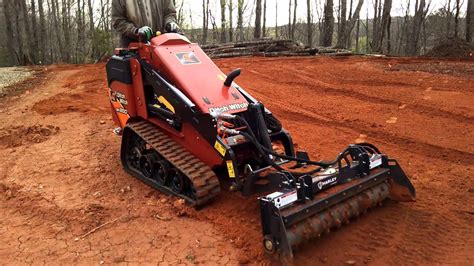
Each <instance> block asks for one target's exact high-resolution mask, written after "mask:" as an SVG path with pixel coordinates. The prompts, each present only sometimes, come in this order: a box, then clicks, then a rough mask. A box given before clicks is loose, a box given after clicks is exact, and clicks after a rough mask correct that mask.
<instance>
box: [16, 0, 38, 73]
mask: <svg viewBox="0 0 474 266" xmlns="http://www.w3.org/2000/svg"><path fill="white" fill-rule="evenodd" d="M20 5H21V7H20V8H21V12H22V15H23V29H24V32H25V40H26V41H25V42H26V46H25V47H26V50H25V55H26V57H27V61H28V62H26V63H28V64H35V63H36V60H35V56H34V53H33V51H34V50H35V45H34V40H31V39H34V37H33V35H32V34H31V32H32V31H31V24H30V16H29V15H28V8H27V7H26V0H20Z"/></svg>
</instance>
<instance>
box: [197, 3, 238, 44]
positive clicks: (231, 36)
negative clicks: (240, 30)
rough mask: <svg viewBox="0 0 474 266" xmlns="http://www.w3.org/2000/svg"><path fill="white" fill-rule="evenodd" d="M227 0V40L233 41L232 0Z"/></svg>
mask: <svg viewBox="0 0 474 266" xmlns="http://www.w3.org/2000/svg"><path fill="white" fill-rule="evenodd" d="M228 1H229V41H230V42H233V41H234V23H233V20H234V15H233V12H234V3H233V2H234V0H228ZM191 24H192V23H191Z"/></svg>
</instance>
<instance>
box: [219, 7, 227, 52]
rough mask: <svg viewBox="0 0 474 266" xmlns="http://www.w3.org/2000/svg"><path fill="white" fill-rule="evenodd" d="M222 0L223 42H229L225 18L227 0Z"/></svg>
mask: <svg viewBox="0 0 474 266" xmlns="http://www.w3.org/2000/svg"><path fill="white" fill-rule="evenodd" d="M220 1H221V43H225V42H227V32H226V19H225V7H226V0H220Z"/></svg>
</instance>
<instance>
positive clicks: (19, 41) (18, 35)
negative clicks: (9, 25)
mask: <svg viewBox="0 0 474 266" xmlns="http://www.w3.org/2000/svg"><path fill="white" fill-rule="evenodd" d="M14 3H15V5H14V6H13V10H16V11H17V12H12V13H13V14H15V23H14V24H13V25H14V26H15V28H14V30H13V33H14V35H15V42H16V43H15V45H16V47H18V54H17V58H18V63H19V64H20V65H24V64H25V54H24V48H23V38H22V35H23V34H22V29H21V28H22V27H21V21H20V12H19V11H20V10H21V5H20V4H19V3H18V1H14Z"/></svg>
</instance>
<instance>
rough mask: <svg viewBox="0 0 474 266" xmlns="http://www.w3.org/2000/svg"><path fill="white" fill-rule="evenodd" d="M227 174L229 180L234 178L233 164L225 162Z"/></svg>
mask: <svg viewBox="0 0 474 266" xmlns="http://www.w3.org/2000/svg"><path fill="white" fill-rule="evenodd" d="M227 172H228V173H229V178H235V171H234V164H233V163H232V161H227Z"/></svg>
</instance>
